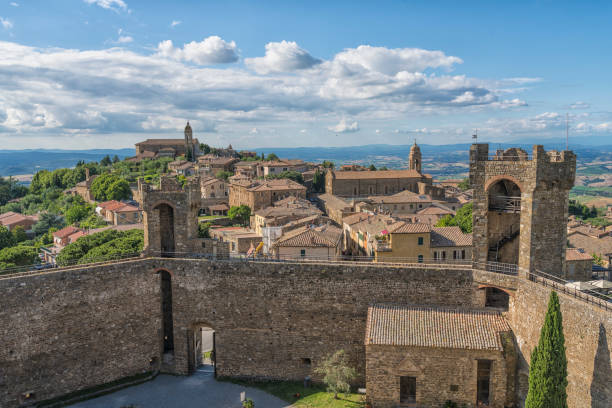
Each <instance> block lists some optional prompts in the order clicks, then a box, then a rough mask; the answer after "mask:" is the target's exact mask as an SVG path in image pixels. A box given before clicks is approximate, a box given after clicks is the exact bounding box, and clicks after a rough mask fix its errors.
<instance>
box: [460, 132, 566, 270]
mask: <svg viewBox="0 0 612 408" xmlns="http://www.w3.org/2000/svg"><path fill="white" fill-rule="evenodd" d="M575 173H576V156H575V155H574V153H572V152H571V151H564V152H560V153H559V152H555V151H550V152H546V151H544V148H543V147H542V146H541V145H535V146H534V147H533V153H532V158H531V159H529V158H528V155H527V153H526V152H524V151H522V150H521V149H508V151H505V152H497V154H496V156H494V157H492V158H489V146H488V145H487V144H474V145H472V147H471V149H470V184H471V185H472V187H473V189H474V204H473V205H474V209H473V242H474V249H473V251H474V255H473V259H474V261H475V263H484V262H487V261H488V260H490V259H488V252H489V247H490V245H491V240H490V239H489V225H488V223H489V222H490V220H491V217H492V214H493V213H494V212H493V211H490V210H489V194H488V192H489V189H490V188H492V187H493V186H494V185H495V184H496V183H498V182H500V181H504V180H506V181H509V182H512V183H514V184H515V185H517V186H518V187H519V188H520V235H519V236H518V239H519V250H518V254H519V255H518V265H519V267H521V268H523V269H524V270H531V269H537V270H540V271H543V272H546V273H550V274H555V275H558V276H561V275H562V274H563V271H564V270H565V269H564V262H565V248H566V235H567V231H566V223H567V214H568V197H569V190H570V189H571V188H572V186H573V185H574V178H575Z"/></svg>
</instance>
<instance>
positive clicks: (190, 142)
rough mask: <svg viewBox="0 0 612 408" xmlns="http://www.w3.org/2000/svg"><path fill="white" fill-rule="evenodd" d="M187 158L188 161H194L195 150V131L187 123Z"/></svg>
mask: <svg viewBox="0 0 612 408" xmlns="http://www.w3.org/2000/svg"><path fill="white" fill-rule="evenodd" d="M185 157H186V158H187V160H190V161H194V160H195V155H194V149H193V131H192V130H191V125H189V122H187V126H185Z"/></svg>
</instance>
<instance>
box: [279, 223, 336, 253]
mask: <svg viewBox="0 0 612 408" xmlns="http://www.w3.org/2000/svg"><path fill="white" fill-rule="evenodd" d="M341 236H342V231H341V230H340V228H337V227H334V226H332V225H323V226H320V227H314V228H312V227H308V226H305V227H300V228H296V229H294V230H292V231H289V232H287V233H286V234H284V235H283V236H281V237H280V238H279V239H278V240H277V241H276V242H275V243H274V245H273V247H326V248H336V247H338V245H339V244H340V237H341Z"/></svg>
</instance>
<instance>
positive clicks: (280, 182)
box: [229, 178, 306, 212]
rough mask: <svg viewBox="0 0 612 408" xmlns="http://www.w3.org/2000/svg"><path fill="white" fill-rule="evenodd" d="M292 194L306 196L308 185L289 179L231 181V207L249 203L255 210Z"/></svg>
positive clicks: (252, 209) (252, 210)
mask: <svg viewBox="0 0 612 408" xmlns="http://www.w3.org/2000/svg"><path fill="white" fill-rule="evenodd" d="M290 196H293V197H300V198H306V187H304V186H303V185H301V184H299V183H296V182H295V181H293V180H289V179H272V180H248V179H242V178H241V179H236V180H232V181H230V187H229V205H230V207H234V206H239V205H247V206H249V208H251V212H254V211H257V210H259V209H261V208H265V207H269V206H271V205H272V203H274V202H275V201H278V200H281V199H283V198H286V197H290Z"/></svg>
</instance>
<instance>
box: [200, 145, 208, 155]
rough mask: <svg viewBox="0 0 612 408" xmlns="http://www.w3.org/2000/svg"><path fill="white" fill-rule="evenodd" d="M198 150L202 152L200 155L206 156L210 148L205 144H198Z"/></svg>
mask: <svg viewBox="0 0 612 408" xmlns="http://www.w3.org/2000/svg"><path fill="white" fill-rule="evenodd" d="M200 150H201V151H202V153H204V154H208V153H210V146H209V145H207V144H206V143H200Z"/></svg>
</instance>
